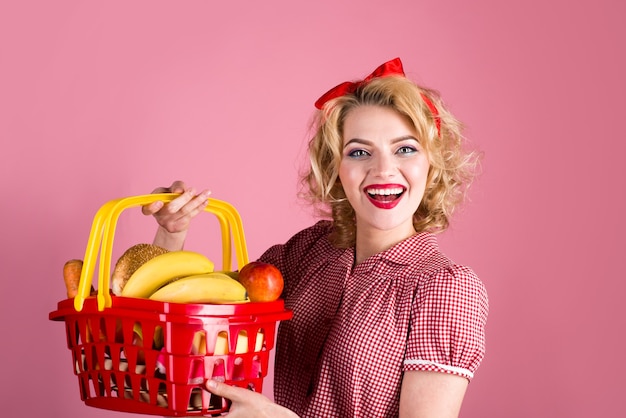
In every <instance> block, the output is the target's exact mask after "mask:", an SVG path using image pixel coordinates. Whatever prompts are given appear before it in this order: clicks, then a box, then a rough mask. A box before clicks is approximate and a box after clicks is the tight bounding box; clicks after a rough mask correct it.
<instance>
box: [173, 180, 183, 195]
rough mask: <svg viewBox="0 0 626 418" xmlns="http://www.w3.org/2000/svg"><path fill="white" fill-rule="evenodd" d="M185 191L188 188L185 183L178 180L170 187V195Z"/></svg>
mask: <svg viewBox="0 0 626 418" xmlns="http://www.w3.org/2000/svg"><path fill="white" fill-rule="evenodd" d="M185 190H187V186H186V185H185V182H183V181H181V180H176V181H175V182H173V183H172V185H171V186H170V187H169V192H170V193H184V192H185Z"/></svg>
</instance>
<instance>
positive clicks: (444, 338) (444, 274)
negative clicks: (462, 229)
mask: <svg viewBox="0 0 626 418" xmlns="http://www.w3.org/2000/svg"><path fill="white" fill-rule="evenodd" d="M487 314H488V297H487V292H486V289H485V287H484V285H483V283H482V282H481V281H480V279H479V278H478V277H477V276H476V274H475V273H474V272H473V271H472V270H471V269H470V268H468V267H464V266H458V265H451V266H447V267H445V268H443V269H440V270H438V271H436V272H435V273H434V274H432V275H430V276H429V277H426V278H424V280H423V282H421V283H420V285H419V286H418V287H417V290H416V292H415V299H414V301H413V307H412V312H411V327H410V330H409V336H408V342H407V351H406V356H405V360H404V366H403V367H404V370H405V371H410V370H422V371H437V372H444V373H451V374H455V375H459V376H463V377H465V378H467V379H468V380H471V379H472V378H473V376H474V372H475V371H476V369H477V368H478V366H479V365H480V363H481V361H482V359H483V357H484V355H485V324H486V321H487Z"/></svg>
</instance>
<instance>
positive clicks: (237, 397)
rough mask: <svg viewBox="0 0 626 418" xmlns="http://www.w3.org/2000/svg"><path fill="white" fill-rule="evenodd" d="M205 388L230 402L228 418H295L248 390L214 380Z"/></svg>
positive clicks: (288, 412)
mask: <svg viewBox="0 0 626 418" xmlns="http://www.w3.org/2000/svg"><path fill="white" fill-rule="evenodd" d="M206 388H207V390H208V391H209V392H211V393H213V394H215V395H217V396H221V397H222V398H226V399H228V400H230V401H231V402H232V404H231V406H230V410H229V412H228V417H229V418H237V417H259V418H266V417H267V418H280V417H284V418H294V417H296V418H297V415H296V414H295V413H294V412H292V411H290V410H288V409H287V408H283V407H282V406H280V405H278V404H276V403H274V402H272V401H270V400H269V399H268V398H267V397H265V396H263V395H261V394H260V393H257V392H254V391H252V390H249V389H244V388H239V387H235V386H230V385H227V384H226V383H221V382H218V381H216V380H208V381H207V383H206Z"/></svg>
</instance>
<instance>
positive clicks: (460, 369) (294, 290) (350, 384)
mask: <svg viewBox="0 0 626 418" xmlns="http://www.w3.org/2000/svg"><path fill="white" fill-rule="evenodd" d="M316 107H317V108H318V109H319V110H320V111H319V112H317V118H316V125H315V126H316V133H315V135H314V137H313V138H312V139H311V141H310V143H309V154H310V158H311V167H310V170H309V171H308V173H306V175H305V176H304V178H303V181H304V184H305V185H306V186H307V190H308V197H309V198H310V200H311V201H312V203H313V204H315V205H318V206H319V207H320V208H322V209H323V208H326V209H328V214H329V215H330V217H331V219H332V220H321V221H319V222H318V223H316V224H315V225H313V226H311V227H309V228H307V229H305V230H303V231H300V232H299V233H298V234H296V235H295V236H294V237H292V238H291V239H290V240H289V241H288V242H287V243H285V244H282V245H276V246H273V247H272V248H270V249H268V250H267V251H266V252H265V253H264V254H263V255H262V256H261V258H260V260H261V261H264V262H268V263H271V264H274V265H276V266H277V267H278V268H279V269H280V270H281V272H282V274H283V276H284V278H285V289H284V293H283V298H284V299H285V304H286V306H287V307H288V308H290V309H292V310H293V312H294V317H293V319H292V320H290V321H285V322H283V323H281V325H280V329H279V334H278V340H277V346H276V363H275V371H274V385H275V390H274V392H275V400H276V403H272V402H271V401H270V400H269V399H267V398H266V397H264V396H263V395H261V394H258V393H254V392H252V391H249V390H245V389H241V388H235V387H230V386H227V385H225V384H223V383H218V382H213V381H209V382H207V389H208V390H209V391H211V392H213V393H215V394H217V395H219V396H222V397H225V398H228V399H230V400H231V401H232V407H231V410H230V413H229V416H232V417H239V416H241V417H251V416H267V417H270V416H271V417H279V416H286V417H287V416H302V417H366V416H372V417H396V416H400V417H438V418H441V417H456V416H458V414H459V411H460V408H461V403H462V400H463V397H464V394H465V391H466V389H467V386H468V382H469V380H470V379H471V378H472V377H473V373H474V372H475V371H476V369H477V368H478V366H479V364H480V362H481V360H482V358H483V356H484V351H485V345H484V328H485V322H486V318H487V309H488V302H487V294H486V291H485V289H484V286H483V285H482V283H481V282H480V280H479V279H478V278H477V276H476V275H475V274H474V272H473V271H472V270H471V269H469V268H468V267H465V266H460V265H456V264H454V263H453V262H452V261H450V260H449V259H448V258H447V257H446V256H445V255H443V254H442V253H441V252H440V251H439V248H438V246H437V241H436V238H435V235H434V233H436V232H440V231H443V230H445V229H446V228H447V227H448V224H449V218H450V215H451V213H452V212H453V210H454V208H455V207H456V206H457V205H458V204H459V203H460V201H461V200H462V197H463V195H464V191H465V190H466V187H467V185H468V184H469V181H470V180H471V174H472V168H473V166H474V163H475V158H474V155H473V154H472V153H467V152H465V151H464V150H463V147H462V137H461V134H460V123H459V122H458V121H457V120H456V119H455V118H454V117H453V116H452V115H451V114H450V113H449V112H448V111H447V109H446V108H445V107H444V105H443V103H442V101H441V100H440V99H439V97H438V95H437V94H436V93H435V92H434V91H432V90H428V89H424V88H422V87H419V86H417V85H416V84H415V83H413V82H411V81H410V80H408V79H407V78H406V77H405V76H404V72H403V70H402V63H401V62H400V60H399V59H395V60H392V61H389V62H387V63H385V64H383V65H382V66H380V67H379V68H377V69H376V70H375V71H374V73H372V74H371V75H370V76H368V77H366V78H365V79H364V80H361V81H358V82H346V83H343V84H340V85H339V86H337V87H335V88H333V89H331V90H330V91H329V92H327V93H326V94H325V95H323V96H322V97H321V98H320V99H319V100H318V101H317V102H316ZM164 191H169V192H179V193H182V194H181V196H180V197H178V198H177V199H175V200H173V201H172V202H170V203H169V204H167V205H164V204H163V203H162V202H155V203H153V204H151V205H149V206H146V207H145V208H144V213H145V214H151V215H154V216H155V218H156V220H157V222H158V224H159V229H158V232H157V235H156V237H155V244H157V245H161V246H164V247H166V248H169V249H179V248H182V245H183V243H184V240H185V235H186V232H187V230H188V227H189V224H190V221H191V219H192V218H193V217H194V216H195V215H197V214H198V213H199V212H200V211H202V210H203V208H204V206H205V205H206V200H207V198H208V195H209V194H208V192H207V191H203V192H201V193H196V192H195V190H193V189H191V188H187V186H185V184H184V183H182V182H175V183H173V184H172V186H170V187H169V188H159V189H156V190H155V192H164Z"/></svg>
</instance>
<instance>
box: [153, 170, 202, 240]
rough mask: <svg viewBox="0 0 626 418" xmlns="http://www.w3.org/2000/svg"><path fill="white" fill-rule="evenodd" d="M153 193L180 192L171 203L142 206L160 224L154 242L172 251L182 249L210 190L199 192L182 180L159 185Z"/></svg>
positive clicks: (158, 202) (157, 202)
mask: <svg viewBox="0 0 626 418" xmlns="http://www.w3.org/2000/svg"><path fill="white" fill-rule="evenodd" d="M152 193H180V196H178V197H176V198H175V199H173V200H172V201H171V202H169V203H165V202H162V201H156V202H153V203H151V204H149V205H146V206H144V207H142V209H141V210H142V212H143V214H144V215H147V216H149V215H152V216H154V218H155V219H156V221H157V223H158V224H159V228H158V229H157V233H156V236H155V237H154V244H155V245H158V246H160V247H163V248H166V249H168V250H170V251H175V250H181V249H182V248H183V245H184V243H185V238H186V237H187V231H188V229H189V225H190V224H191V220H192V219H193V218H194V217H195V216H196V215H197V214H199V213H200V212H202V211H203V210H204V208H205V207H206V205H207V204H208V199H209V196H210V194H211V192H209V191H208V190H203V191H202V192H200V193H198V192H196V190H195V189H194V188H192V187H187V186H186V185H185V183H184V182H182V181H175V182H173V183H172V185H171V186H169V187H157V188H156V189H154V190H153V191H152Z"/></svg>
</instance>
